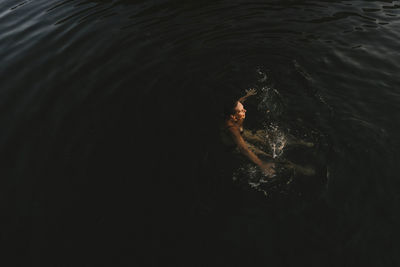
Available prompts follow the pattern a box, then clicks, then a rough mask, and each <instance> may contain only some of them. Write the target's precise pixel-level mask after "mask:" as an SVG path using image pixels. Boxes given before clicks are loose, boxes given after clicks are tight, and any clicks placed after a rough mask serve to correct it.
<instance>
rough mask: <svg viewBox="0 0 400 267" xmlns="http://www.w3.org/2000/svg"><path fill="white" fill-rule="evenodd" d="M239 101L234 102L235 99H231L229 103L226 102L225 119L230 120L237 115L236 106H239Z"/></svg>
mask: <svg viewBox="0 0 400 267" xmlns="http://www.w3.org/2000/svg"><path fill="white" fill-rule="evenodd" d="M238 102H239V101H238V100H236V99H235V100H234V99H229V100H227V101H225V103H224V119H227V118H229V116H230V115H233V114H235V112H236V110H235V108H236V106H237V104H238Z"/></svg>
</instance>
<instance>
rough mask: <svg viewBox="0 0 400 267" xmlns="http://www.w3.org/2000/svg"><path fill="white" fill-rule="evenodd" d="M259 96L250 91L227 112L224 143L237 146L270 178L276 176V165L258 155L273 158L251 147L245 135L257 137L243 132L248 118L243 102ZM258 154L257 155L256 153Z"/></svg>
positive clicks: (254, 91) (223, 131) (252, 90)
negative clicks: (244, 137)
mask: <svg viewBox="0 0 400 267" xmlns="http://www.w3.org/2000/svg"><path fill="white" fill-rule="evenodd" d="M255 94H257V92H256V90H254V89H250V90H248V91H247V94H246V95H245V96H243V97H241V98H240V99H239V100H238V101H236V102H235V103H234V104H233V106H232V107H228V108H227V109H226V110H225V121H224V124H223V127H222V128H223V129H222V133H223V142H224V143H225V144H226V145H229V146H235V147H236V149H237V150H238V151H239V152H240V153H241V154H242V155H244V156H245V157H246V158H248V159H249V160H250V161H251V162H253V163H254V164H256V165H257V166H259V167H260V168H261V170H262V171H263V172H264V173H265V174H266V175H268V176H272V175H273V174H275V170H274V166H275V165H274V163H272V162H265V161H263V160H261V159H260V158H259V157H258V156H257V155H256V153H258V154H262V155H264V156H267V157H269V158H271V159H272V156H271V155H269V154H267V153H265V152H263V151H261V150H259V149H257V148H256V147H255V146H252V145H250V144H249V143H247V142H246V141H245V140H244V139H243V136H242V135H243V134H244V132H246V133H245V134H246V137H247V138H249V139H250V138H254V139H257V136H252V135H251V134H250V133H249V131H244V130H243V121H244V119H245V118H246V109H245V108H244V106H243V102H244V101H245V100H246V99H247V98H248V97H249V96H252V95H255ZM255 152H256V153H255Z"/></svg>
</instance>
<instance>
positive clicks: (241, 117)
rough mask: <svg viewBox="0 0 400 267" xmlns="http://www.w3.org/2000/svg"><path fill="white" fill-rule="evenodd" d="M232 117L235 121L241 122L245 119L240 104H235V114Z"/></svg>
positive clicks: (243, 110)
mask: <svg viewBox="0 0 400 267" xmlns="http://www.w3.org/2000/svg"><path fill="white" fill-rule="evenodd" d="M232 116H233V118H234V119H235V120H236V121H243V120H244V118H246V110H245V109H244V107H243V105H242V103H240V102H239V101H238V102H237V104H236V107H235V114H234V115H232Z"/></svg>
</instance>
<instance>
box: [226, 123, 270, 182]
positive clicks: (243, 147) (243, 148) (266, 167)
mask: <svg viewBox="0 0 400 267" xmlns="http://www.w3.org/2000/svg"><path fill="white" fill-rule="evenodd" d="M228 129H229V132H230V133H231V136H232V138H233V140H234V142H235V143H236V145H237V147H238V149H239V151H240V152H241V153H242V154H243V155H245V156H246V157H247V158H248V159H249V160H250V161H252V162H253V163H255V164H256V165H258V166H259V167H260V168H261V169H262V170H263V171H264V172H265V173H267V174H268V175H272V174H274V169H273V166H274V164H273V163H267V162H263V161H262V160H261V159H259V158H258V157H257V155H256V154H254V153H253V152H252V151H251V150H250V149H249V148H248V147H247V144H246V142H245V141H244V139H243V137H242V136H241V135H240V131H239V128H237V127H234V126H232V127H229V128H228Z"/></svg>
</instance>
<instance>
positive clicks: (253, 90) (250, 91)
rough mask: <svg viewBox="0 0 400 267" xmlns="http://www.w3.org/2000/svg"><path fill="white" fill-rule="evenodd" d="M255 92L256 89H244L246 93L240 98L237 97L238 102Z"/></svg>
mask: <svg viewBox="0 0 400 267" xmlns="http://www.w3.org/2000/svg"><path fill="white" fill-rule="evenodd" d="M256 94H257V91H256V89H253V88H252V89H249V90H246V95H245V96H242V97H241V98H239V100H238V101H239V102H240V103H243V102H244V101H245V100H246V99H247V98H248V97H249V96H252V95H256Z"/></svg>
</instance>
